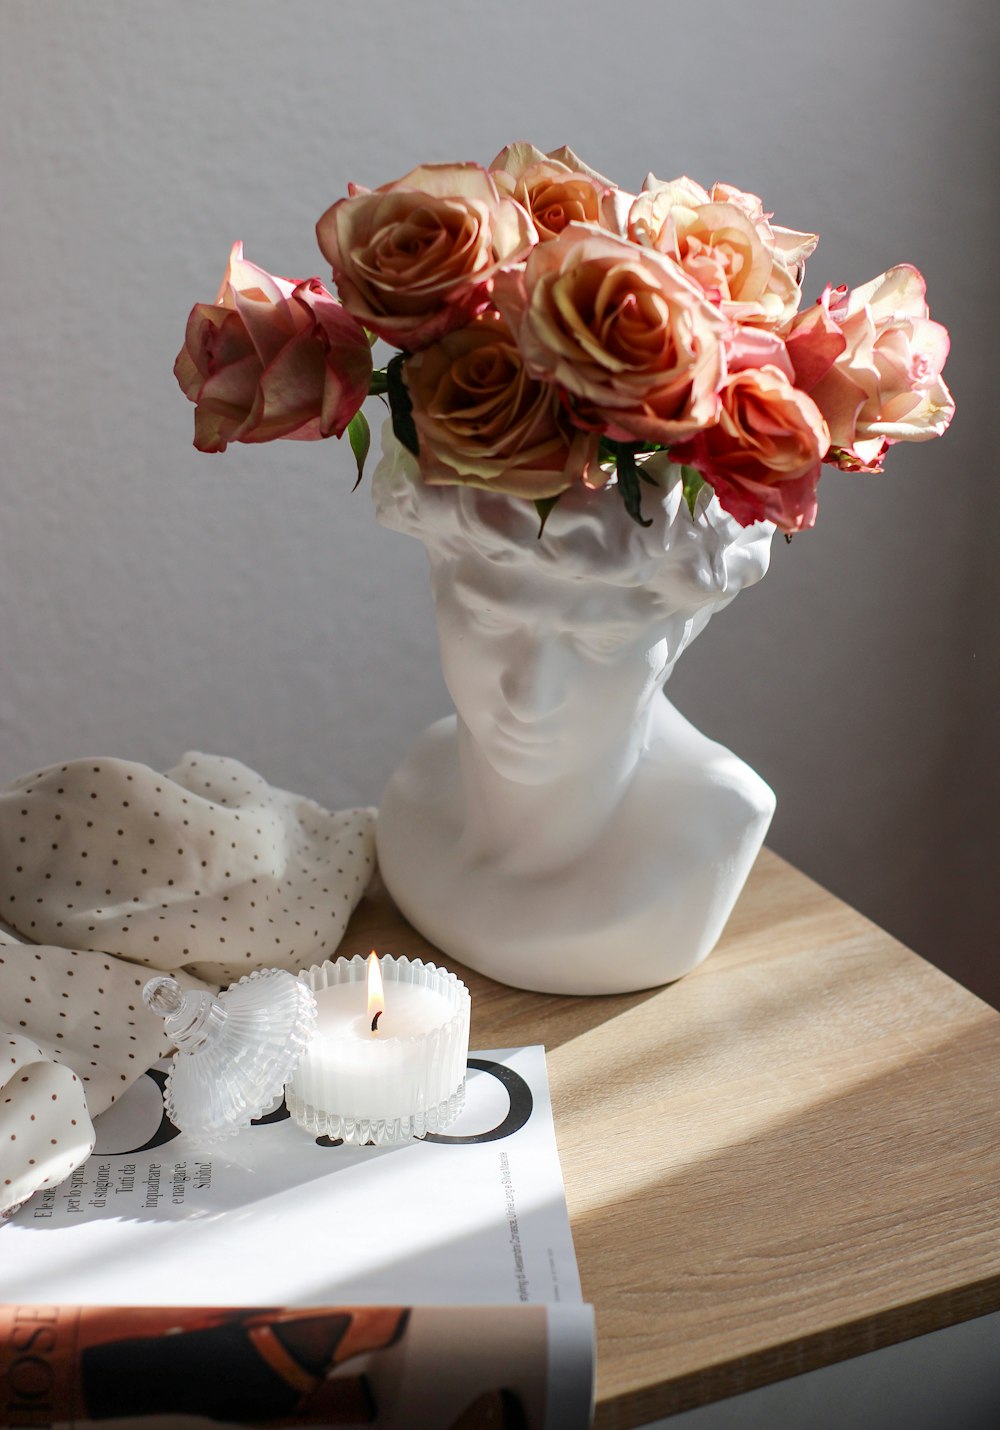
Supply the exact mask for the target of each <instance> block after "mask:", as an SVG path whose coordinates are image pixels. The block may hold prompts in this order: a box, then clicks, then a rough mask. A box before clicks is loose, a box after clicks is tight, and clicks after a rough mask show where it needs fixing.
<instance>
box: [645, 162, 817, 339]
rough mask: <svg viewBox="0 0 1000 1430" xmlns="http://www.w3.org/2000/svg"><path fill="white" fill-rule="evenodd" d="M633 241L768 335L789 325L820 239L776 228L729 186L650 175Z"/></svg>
mask: <svg viewBox="0 0 1000 1430" xmlns="http://www.w3.org/2000/svg"><path fill="white" fill-rule="evenodd" d="M628 235H629V237H630V238H631V239H632V240H633V241H634V242H635V243H639V244H643V245H646V246H648V247H650V248H654V249H656V250H657V252H659V253H665V254H668V255H669V256H670V257H671V258H672V259H674V261H675V262H676V263H678V264H680V266H681V267H682V268H683V269H684V271H685V273H687V274H688V276H689V277H690V278H692V279H693V280H694V282H696V283H697V284H698V286H699V287H700V288H701V289H702V291H703V292H704V293H705V294H706V296H707V297H709V298H711V300H712V301H713V302H715V303H717V304H719V306H720V307H721V309H722V311H723V312H724V313H725V314H726V316H727V317H730V318H732V319H734V320H735V321H737V322H740V323H752V324H757V325H761V326H765V327H773V326H777V325H779V324H781V323H784V322H787V321H789V320H790V319H791V318H792V316H793V315H794V313H795V312H796V310H797V308H798V306H799V302H800V299H801V287H800V284H801V273H802V268H803V265H804V263H805V260H806V258H807V257H808V256H809V254H810V253H812V251H813V249H814V248H815V247H816V243H817V238H816V235H815V234H810V233H796V232H794V230H792V229H783V228H775V227H772V226H771V224H770V223H769V221H768V218H767V215H766V214H765V213H764V209H763V205H762V204H761V201H760V199H759V198H758V197H757V196H756V194H748V193H744V192H743V190H742V189H735V188H733V187H732V186H731V185H728V184H716V185H715V186H714V188H713V189H712V191H711V192H710V193H709V192H708V191H707V190H705V189H703V188H702V187H701V185H700V184H696V183H695V182H694V180H693V179H687V178H682V179H674V180H672V181H671V182H669V183H665V182H663V181H662V180H660V179H657V178H656V177H655V176H654V175H652V174H650V175H648V176H647V178H646V182H645V184H644V186H643V191H642V193H641V194H639V196H638V197H637V198H636V200H635V202H634V203H633V204H632V207H631V210H630V212H629V217H628Z"/></svg>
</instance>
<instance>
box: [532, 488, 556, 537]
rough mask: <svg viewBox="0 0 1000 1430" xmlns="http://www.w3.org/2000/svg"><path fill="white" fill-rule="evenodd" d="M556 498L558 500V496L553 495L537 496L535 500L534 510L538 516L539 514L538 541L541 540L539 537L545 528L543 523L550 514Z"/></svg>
mask: <svg viewBox="0 0 1000 1430" xmlns="http://www.w3.org/2000/svg"><path fill="white" fill-rule="evenodd" d="M558 500H559V497H558V496H554V497H539V498H538V500H537V501H536V502H535V510H536V511H537V512H538V516H539V522H538V538H537V539H538V540H539V541H541V539H542V532H543V531H544V530H545V523H546V522H547V521H548V519H549V517H550V516H551V515H552V508H553V507H554V506H555V504H556V502H557V501H558Z"/></svg>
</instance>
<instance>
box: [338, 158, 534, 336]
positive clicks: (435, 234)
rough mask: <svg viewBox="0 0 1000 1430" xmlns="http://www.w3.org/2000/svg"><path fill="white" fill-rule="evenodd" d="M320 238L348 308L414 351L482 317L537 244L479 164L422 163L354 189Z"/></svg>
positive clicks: (527, 222)
mask: <svg viewBox="0 0 1000 1430" xmlns="http://www.w3.org/2000/svg"><path fill="white" fill-rule="evenodd" d="M316 236H317V239H318V240H319V246H320V249H321V250H322V252H323V256H324V257H325V258H326V259H327V260H328V261H329V263H330V265H331V267H332V269H333V275H334V278H335V279H336V282H337V291H338V292H339V294H340V297H341V300H342V301H343V304H344V307H345V308H347V309H348V310H349V311H350V312H352V313H353V314H354V316H355V317H356V318H357V319H358V320H359V321H360V322H362V323H363V324H364V325H365V327H366V328H368V329H370V330H371V331H372V332H373V333H377V334H378V335H379V337H380V338H385V340H386V341H387V342H389V343H392V344H394V345H395V346H396V347H399V348H404V349H407V350H409V351H411V352H412V351H414V350H415V349H416V348H420V347H426V346H427V344H428V343H432V342H435V341H436V340H437V339H438V338H440V337H442V336H443V335H444V334H445V333H447V332H450V331H451V329H452V328H457V327H461V326H462V325H463V324H464V323H467V322H468V321H469V319H470V318H472V317H474V316H475V314H476V313H479V312H482V311H483V309H484V308H485V307H487V305H488V304H489V301H490V290H491V288H492V284H493V279H494V277H495V276H496V274H497V272H498V271H499V270H500V268H501V267H502V266H503V265H505V264H511V263H518V262H520V261H521V259H523V258H524V256H525V254H526V253H527V252H528V250H529V249H530V248H531V246H532V244H533V243H535V242H536V240H537V234H536V233H535V228H534V225H533V224H532V222H531V219H530V218H529V216H528V214H527V213H526V211H525V210H524V209H523V208H522V207H521V205H520V204H519V203H517V202H516V201H515V200H514V199H511V198H509V197H506V196H502V195H501V194H500V193H499V192H498V190H497V186H496V184H495V183H494V181H493V179H492V177H491V176H490V175H489V174H488V173H487V172H486V170H485V169H483V168H481V167H480V166H479V165H478V164H425V165H423V166H422V167H421V168H418V169H413V170H412V171H411V172H410V173H409V174H407V175H406V176H405V178H402V179H399V180H397V181H396V182H395V183H391V184H383V185H382V187H381V188H378V189H375V190H374V192H372V191H370V190H368V189H362V188H359V187H357V186H355V185H352V186H351V193H350V197H349V198H346V199H339V200H338V201H337V203H335V204H334V205H333V207H332V208H329V209H328V210H327V211H326V213H325V214H324V215H323V217H322V218H321V219H320V221H319V223H318V224H317V225H316Z"/></svg>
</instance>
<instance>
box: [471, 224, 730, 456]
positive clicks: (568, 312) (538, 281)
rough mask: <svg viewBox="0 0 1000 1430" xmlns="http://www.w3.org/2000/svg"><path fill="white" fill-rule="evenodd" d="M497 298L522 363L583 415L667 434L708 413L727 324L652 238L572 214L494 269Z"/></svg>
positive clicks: (672, 437)
mask: <svg viewBox="0 0 1000 1430" xmlns="http://www.w3.org/2000/svg"><path fill="white" fill-rule="evenodd" d="M495 301H496V305H497V307H498V308H499V309H500V310H501V312H502V313H503V314H504V316H505V317H506V318H507V321H508V322H509V324H510V327H511V331H512V332H513V333H514V335H515V337H516V339H517V342H518V344H519V346H520V348H521V350H522V352H523V353H524V357H525V365H526V367H527V368H528V371H529V372H531V373H533V374H534V376H535V377H539V378H541V379H543V380H544V381H547V382H554V383H557V384H558V385H559V386H560V387H561V388H562V389H563V390H564V391H565V392H566V393H567V394H569V396H570V401H571V407H572V408H573V411H574V414H575V417H576V419H577V421H578V423H579V424H580V425H588V426H591V427H592V428H594V429H595V430H598V431H602V432H605V433H606V434H607V436H608V437H610V438H612V439H613V440H616V441H623V442H633V441H642V442H659V443H663V444H667V443H670V442H674V441H676V440H677V439H678V438H680V437H685V436H687V435H689V434H690V433H692V432H694V431H696V430H697V429H698V428H699V427H704V426H705V425H707V424H708V423H710V422H713V421H714V420H715V417H716V413H717V411H718V398H717V396H716V392H717V389H718V387H719V385H720V383H721V382H722V380H723V377H724V375H725V357H724V348H723V343H722V338H723V336H724V335H725V333H726V331H727V330H728V324H727V323H726V321H725V319H724V318H723V317H722V316H721V315H720V314H719V312H718V311H717V309H716V308H714V307H713V306H712V304H711V303H710V302H709V301H708V300H707V299H706V298H705V296H704V294H703V293H702V291H701V289H700V288H698V287H697V285H696V284H694V283H692V282H691V280H690V279H689V278H688V277H686V275H685V274H684V273H682V272H681V270H680V269H679V268H678V267H677V265H676V264H675V263H673V262H671V260H670V259H668V258H664V257H663V256H662V255H660V254H659V253H655V252H654V251H653V250H652V249H648V248H640V247H639V246H638V245H636V244H634V243H630V242H629V241H628V240H627V239H624V238H618V237H616V236H615V235H613V234H610V233H601V232H598V231H596V230H595V229H592V228H589V227H586V226H584V225H582V224H570V225H569V227H568V228H566V229H564V230H563V232H562V233H561V234H560V235H559V236H558V237H557V238H554V239H552V240H551V241H550V242H548V243H542V244H539V245H538V247H537V248H535V249H533V250H532V252H531V254H530V256H529V258H528V261H527V264H526V265H525V267H524V270H523V272H520V271H518V272H510V273H505V274H503V275H502V278H501V279H499V280H498V282H497V287H496V295H495Z"/></svg>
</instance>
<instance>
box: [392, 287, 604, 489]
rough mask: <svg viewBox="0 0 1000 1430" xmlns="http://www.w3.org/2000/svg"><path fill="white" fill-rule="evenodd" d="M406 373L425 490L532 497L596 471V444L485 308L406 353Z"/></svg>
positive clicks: (502, 323) (565, 486)
mask: <svg viewBox="0 0 1000 1430" xmlns="http://www.w3.org/2000/svg"><path fill="white" fill-rule="evenodd" d="M405 375H406V385H407V387H408V389H409V393H410V398H411V400H412V402H413V421H414V424H415V426H416V429H417V435H418V439H419V444H420V456H419V462H420V470H421V473H422V474H423V477H424V480H425V481H427V482H430V483H431V484H437V485H451V484H457V483H464V484H466V485H469V486H476V487H485V488H487V489H488V490H490V491H496V492H505V493H506V494H507V495H509V496H518V497H530V498H534V499H538V498H541V497H552V496H557V495H558V494H559V493H560V492H563V491H565V490H566V488H567V487H569V486H572V484H573V483H574V482H577V481H580V480H583V479H585V478H586V477H587V475H588V471H589V469H590V467H591V465H592V464H593V466H594V469H595V470H596V469H597V437H596V436H594V435H593V434H591V433H587V432H581V431H579V430H578V429H577V428H575V427H573V425H572V424H571V422H570V419H569V414H568V413H567V411H566V408H565V406H564V404H563V403H562V402H561V401H560V398H559V393H558V391H557V390H556V388H554V387H553V386H551V384H549V383H545V382H539V381H537V380H536V379H535V378H532V377H530V376H529V375H528V374H527V373H526V372H525V370H524V360H523V358H522V356H521V352H520V350H519V348H518V346H517V344H516V343H515V342H514V339H513V337H512V336H511V333H510V330H509V328H508V327H507V325H506V323H504V321H503V320H502V318H501V317H500V315H499V314H498V313H496V312H495V311H493V310H490V311H489V312H486V313H482V314H480V316H479V317H477V318H474V319H473V320H472V322H471V323H469V324H468V326H467V327H464V328H459V329H457V330H456V331H455V332H452V333H448V334H447V335H446V336H445V337H443V338H442V339H441V340H440V342H437V343H434V344H433V345H432V346H431V347H428V348H423V349H421V351H420V352H418V353H414V354H413V356H412V357H411V358H408V359H407V362H406V366H405Z"/></svg>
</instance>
